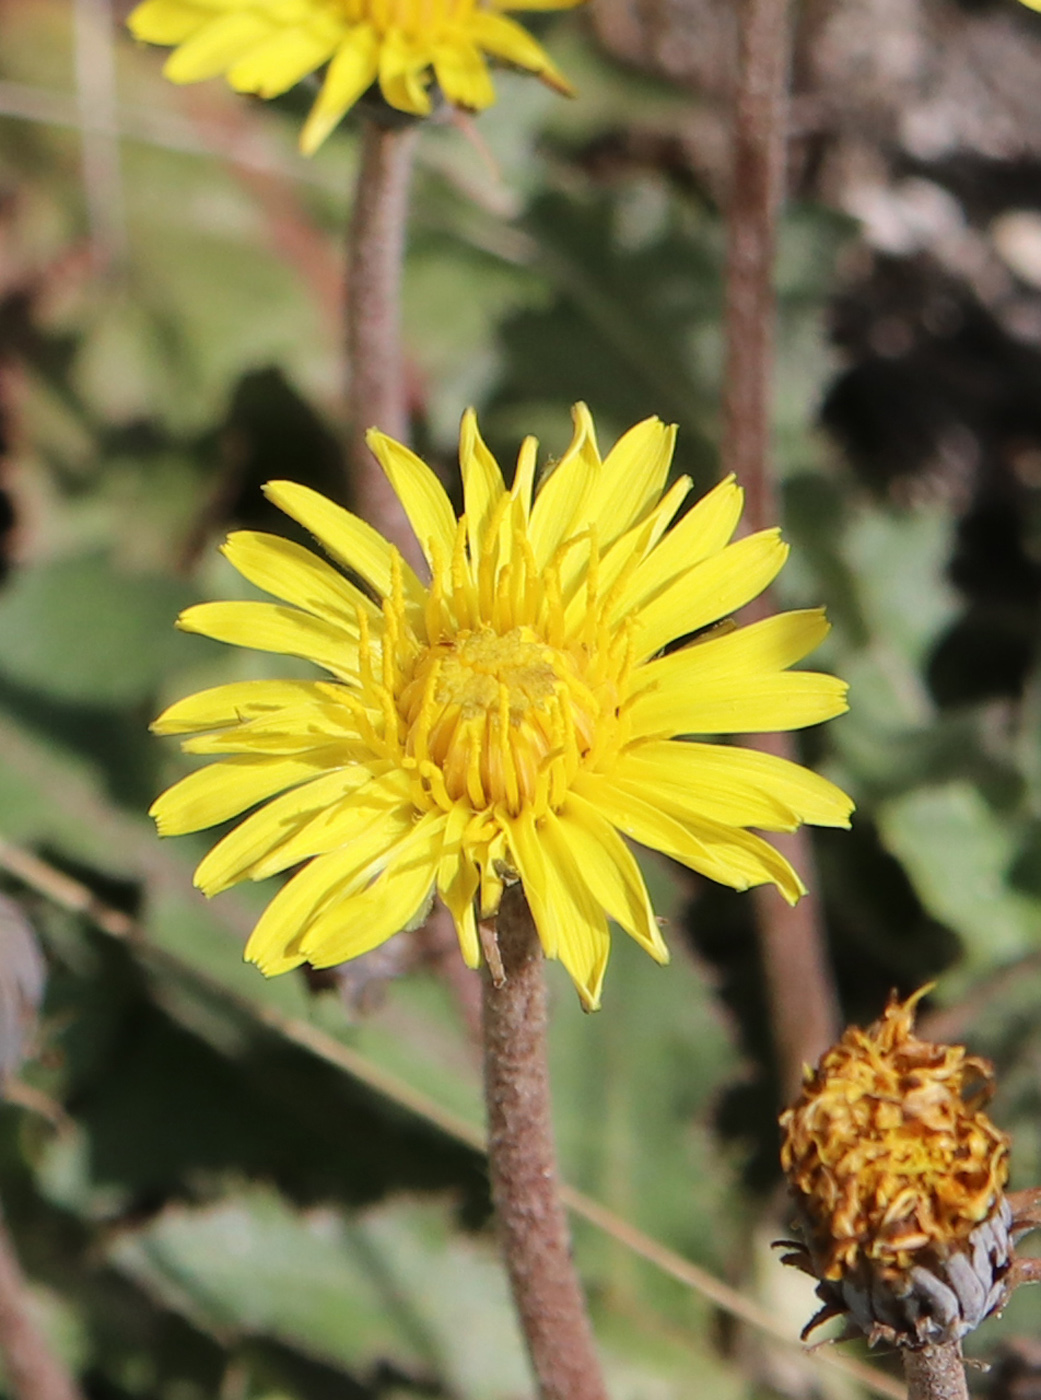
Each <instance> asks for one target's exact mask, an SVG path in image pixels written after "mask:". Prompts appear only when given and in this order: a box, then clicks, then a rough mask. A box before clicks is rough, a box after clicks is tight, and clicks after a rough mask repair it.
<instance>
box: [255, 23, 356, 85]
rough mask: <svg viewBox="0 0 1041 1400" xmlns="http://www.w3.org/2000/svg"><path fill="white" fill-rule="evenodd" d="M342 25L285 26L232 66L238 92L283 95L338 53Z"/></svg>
mask: <svg viewBox="0 0 1041 1400" xmlns="http://www.w3.org/2000/svg"><path fill="white" fill-rule="evenodd" d="M338 30H339V26H335V27H334V26H329V25H324V26H312V27H307V26H304V25H293V26H289V25H285V26H283V27H281V28H280V29H279V30H278V31H277V32H276V33H275V34H272V35H271V36H270V37H269V38H268V39H265V40H264V41H263V42H262V43H260V44H257V45H256V46H255V47H254V48H251V49H250V50H249V52H248V53H247V54H245V55H244V56H243V57H242V58H240V59H238V60H237V61H236V62H235V63H233V64H232V65H231V67H230V68H229V69H228V82H229V83H230V84H231V86H232V87H233V88H234V89H235V90H236V92H255V93H256V94H257V95H258V96H260V97H279V96H280V95H281V94H282V93H283V92H288V91H289V89H290V88H291V87H295V86H296V84H297V83H298V82H300V80H301V78H306V77H307V75H308V74H309V73H313V72H314V71H315V70H316V69H317V68H320V67H321V66H322V64H323V63H325V62H327V60H328V59H329V58H330V57H331V56H332V54H333V53H334V52H335V49H336V45H337V43H338V42H339V39H340V32H337V31H338Z"/></svg>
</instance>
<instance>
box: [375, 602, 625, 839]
mask: <svg viewBox="0 0 1041 1400" xmlns="http://www.w3.org/2000/svg"><path fill="white" fill-rule="evenodd" d="M600 710H601V706H600V703H599V701H598V699H597V697H596V695H594V694H593V692H592V691H591V690H590V689H589V687H588V686H587V685H586V683H585V682H584V681H583V679H582V676H581V675H580V673H579V669H578V666H577V664H576V660H575V658H574V657H573V656H572V654H571V653H570V652H568V651H564V650H561V649H559V648H557V647H553V646H550V645H548V644H547V643H546V642H543V641H541V640H540V639H539V637H538V636H537V634H536V633H535V632H534V631H533V630H532V629H531V628H529V627H514V628H512V629H511V630H510V631H508V632H505V633H499V632H496V631H495V630H493V629H492V628H490V627H481V628H479V629H478V630H475V631H469V632H468V631H463V632H460V633H458V634H457V635H456V636H455V637H454V638H452V639H451V640H447V641H442V642H438V643H437V644H436V645H435V646H432V647H428V648H427V649H426V650H424V651H422V652H421V653H420V655H419V656H418V658H417V660H416V664H415V667H414V669H413V672H412V678H411V680H410V681H409V683H408V684H407V685H406V686H404V688H403V689H402V691H401V693H400V695H399V697H398V712H399V714H400V715H401V717H402V718H403V720H404V721H405V726H406V732H407V737H406V740H405V752H406V754H408V755H409V756H410V757H411V758H413V759H415V760H416V762H417V763H418V765H419V768H420V772H421V774H422V773H424V770H425V769H427V770H428V769H429V766H430V765H433V767H434V768H436V769H437V770H438V771H439V773H440V775H441V778H442V780H443V786H444V791H445V795H447V797H448V798H449V799H450V800H451V801H452V802H456V801H458V800H459V799H460V798H463V799H465V800H466V801H468V802H469V803H470V804H471V805H472V806H473V807H474V808H475V809H476V810H483V809H486V808H489V807H494V806H497V805H503V806H505V807H506V808H507V809H508V810H509V811H511V812H512V813H514V814H516V813H517V812H519V811H520V809H521V807H522V806H527V805H532V806H534V808H535V810H536V815H537V814H538V813H539V811H544V810H546V808H548V807H554V806H557V805H559V804H560V803H561V802H562V801H563V798H564V794H565V793H566V791H567V787H568V784H569V782H570V780H571V779H572V778H573V777H574V774H575V772H576V771H577V769H578V767H579V765H580V763H581V762H582V760H583V758H584V757H585V756H586V754H588V753H589V751H590V749H591V748H592V747H593V743H594V739H595V738H596V736H597V725H598V722H599V718H600ZM426 776H427V777H428V778H429V777H430V776H431V775H430V773H429V771H427V772H426ZM438 786H439V784H436V783H435V784H434V785H432V794H433V795H434V796H435V799H436V797H437V787H438Z"/></svg>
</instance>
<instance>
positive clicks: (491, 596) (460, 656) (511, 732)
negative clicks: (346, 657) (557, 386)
mask: <svg viewBox="0 0 1041 1400" xmlns="http://www.w3.org/2000/svg"><path fill="white" fill-rule="evenodd" d="M505 505H506V502H504V506H505ZM502 515H503V516H505V509H504V510H503V512H502ZM497 525H498V527H499V528H492V529H491V530H489V531H488V533H487V534H486V535H485V537H484V539H483V543H482V547H481V550H480V554H479V559H478V567H477V570H476V580H474V578H473V575H472V573H471V570H470V568H469V567H468V566H467V564H466V554H465V550H466V542H467V521H466V517H465V516H464V517H462V519H461V520H460V521H459V526H458V530H457V533H456V550H455V551H454V554H453V558H452V559H451V560H437V561H435V564H434V567H433V575H434V577H433V581H432V584H431V588H430V594H429V597H428V601H427V605H426V608H425V610H424V615H423V618H422V625H418V624H419V622H420V619H419V618H418V617H416V616H410V611H409V606H408V604H407V602H406V599H405V596H404V591H403V588H402V587H401V584H400V578H398V579H397V580H396V581H395V586H394V588H393V589H392V592H391V595H390V596H389V597H388V598H387V599H385V600H384V604H383V616H384V622H385V631H384V643H383V647H382V650H381V654H380V660H379V669H378V670H377V665H376V659H375V655H374V650H373V647H372V644H371V642H370V639H369V636H368V621H367V618H366V616H365V614H364V613H363V612H359V614H358V627H359V632H360V635H361V643H360V656H361V673H362V682H363V684H362V690H363V694H364V703H365V705H366V706H367V707H368V708H369V710H370V711H371V709H373V708H374V709H376V710H377V711H378V712H379V713H381V714H382V715H383V716H384V725H383V730H382V733H381V734H380V735H376V734H375V733H374V732H372V731H371V730H370V732H369V734H368V735H367V737H368V738H369V740H370V742H372V743H373V744H374V745H375V746H377V747H378V748H380V749H381V750H382V751H383V752H384V753H385V755H386V756H387V757H388V758H391V759H393V760H394V761H395V762H397V763H399V764H400V765H401V766H402V767H403V768H405V769H406V770H407V771H409V772H410V773H411V774H412V776H413V782H414V799H415V801H416V804H417V806H418V807H419V808H420V809H421V810H433V809H434V808H439V809H440V810H441V811H444V812H450V811H451V810H452V808H453V806H454V805H455V804H456V803H457V802H459V801H464V802H466V803H467V804H468V805H469V806H470V807H471V808H472V809H473V811H474V812H475V813H490V812H492V811H494V810H496V809H498V810H500V811H503V812H505V813H508V814H509V815H510V816H517V815H518V814H519V813H520V812H521V810H522V809H530V810H531V811H533V812H534V814H535V815H536V817H539V816H542V815H543V814H545V813H546V812H547V811H557V810H559V808H560V807H561V806H562V804H563V803H564V801H565V798H566V796H567V793H568V790H569V788H570V787H571V785H572V783H573V780H574V778H575V775H576V774H577V773H578V771H579V769H580V768H583V767H584V768H588V769H593V768H594V767H595V766H596V763H597V762H598V761H599V760H601V759H603V758H604V757H605V756H608V755H610V756H612V757H613V756H614V755H615V754H616V753H617V751H618V748H619V745H620V743H621V742H622V738H623V736H624V732H625V725H624V721H623V718H622V715H621V713H620V706H619V696H620V694H621V691H622V688H623V685H624V681H625V678H626V676H627V674H628V671H629V669H630V666H629V654H630V647H629V641H628V635H629V633H628V628H626V627H624V626H623V627H620V628H619V627H615V628H614V629H610V628H609V627H608V626H607V623H606V621H605V618H604V614H605V612H606V610H607V609H608V608H609V607H610V606H612V605H613V603H614V600H615V597H616V594H617V588H615V589H612V590H611V592H610V594H609V595H608V596H607V597H605V598H600V597H598V596H597V580H598V576H599V568H598V566H599V562H600V560H599V552H598V549H597V544H596V539H595V531H592V530H588V531H586V532H584V534H583V535H581V536H580V537H578V539H577V540H576V539H574V538H573V539H571V540H570V541H568V544H567V545H566V546H565V547H562V548H561V549H560V550H558V552H557V557H556V558H555V559H554V560H553V561H551V563H550V564H549V565H547V566H546V567H545V568H543V569H541V570H538V569H537V568H536V567H535V564H534V560H533V559H532V557H531V549H530V546H529V545H528V543H527V540H526V538H525V536H524V533H523V530H522V529H517V530H515V532H514V539H513V549H512V551H511V553H512V557H511V559H510V560H509V562H508V563H506V564H504V565H501V566H500V563H499V559H498V555H499V542H500V538H501V536H500V530H501V528H505V523H504V520H502V519H500V521H499V522H497ZM576 545H577V546H580V547H581V550H582V554H583V556H584V557H583V561H582V562H583V567H584V569H585V586H584V588H583V590H582V599H581V601H582V603H583V605H584V616H585V618H586V620H587V621H586V626H585V627H584V628H583V629H582V632H581V634H580V636H579V637H578V638H575V637H574V635H570V636H569V629H568V627H567V615H566V609H565V607H564V604H563V601H562V599H563V585H562V581H561V571H562V569H563V568H565V567H566V565H567V561H568V556H569V555H575V554H576V553H577V550H576ZM623 577H627V575H625V576H623ZM414 623H415V624H417V625H416V626H414V625H413V624H414ZM429 638H435V639H436V640H434V641H433V643H431V642H430V641H429V640H427V639H429Z"/></svg>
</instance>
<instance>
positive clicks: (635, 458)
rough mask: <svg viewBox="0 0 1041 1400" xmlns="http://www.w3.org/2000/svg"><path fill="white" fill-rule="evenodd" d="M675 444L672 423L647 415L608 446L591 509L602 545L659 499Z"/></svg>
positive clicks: (621, 531)
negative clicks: (609, 447) (609, 448)
mask: <svg viewBox="0 0 1041 1400" xmlns="http://www.w3.org/2000/svg"><path fill="white" fill-rule="evenodd" d="M675 447H676V427H675V425H674V424H672V425H667V424H665V423H662V422H661V421H660V419H658V418H647V419H645V420H644V422H642V423H637V424H636V426H635V427H634V428H630V429H629V431H628V432H627V433H625V434H624V435H623V436H622V437H620V438H619V439H618V441H617V442H616V443H615V445H614V447H612V448H611V451H610V452H609V453H608V454H607V456H606V457H605V458H604V467H603V472H602V473H601V476H600V481H599V484H598V487H597V491H596V495H595V497H594V500H593V503H592V512H591V513H592V514H593V515H594V517H595V520H596V524H597V527H598V534H599V538H600V544H601V548H603V547H604V546H606V545H609V544H610V543H611V542H612V541H613V540H616V539H618V537H619V536H620V535H622V534H624V533H625V531H626V530H628V529H629V527H630V526H632V525H635V524H637V523H638V522H639V521H641V520H642V519H643V518H644V516H645V515H646V514H647V513H648V512H649V511H650V509H651V508H652V507H653V506H654V505H655V504H656V503H657V502H658V500H659V499H660V497H661V493H662V492H663V491H664V489H665V482H666V480H667V478H668V475H669V465H670V463H671V462H672V454H673V452H674V450H675Z"/></svg>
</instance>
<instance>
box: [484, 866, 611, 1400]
mask: <svg viewBox="0 0 1041 1400" xmlns="http://www.w3.org/2000/svg"><path fill="white" fill-rule="evenodd" d="M497 936H498V943H499V949H500V952H501V955H502V968H503V973H504V974H505V980H504V981H502V982H501V984H500V985H498V986H496V985H495V982H494V981H493V980H492V977H491V975H490V974H489V973H488V972H487V971H486V972H485V977H484V1084H485V1099H486V1102H487V1108H488V1159H489V1170H490V1174H491V1182H492V1197H493V1200H494V1201H495V1209H496V1214H497V1218H498V1227H499V1237H500V1240H501V1242H502V1248H503V1253H504V1255H505V1259H506V1266H507V1269H508V1270H509V1275H510V1283H511V1285H512V1288H513V1300H514V1303H515V1305H516V1308H517V1312H518V1315H519V1317H520V1322H521V1327H522V1329H523V1331H524V1336H525V1340H526V1342H527V1345H528V1354H529V1356H530V1358H531V1364H532V1368H533V1369H534V1372H535V1376H536V1378H537V1380H538V1386H539V1396H540V1397H541V1400H606V1396H607V1392H606V1391H605V1389H604V1383H603V1380H602V1379H601V1375H600V1364H599V1362H598V1360H597V1355H596V1349H595V1346H594V1342H593V1332H592V1328H591V1326H590V1324H589V1318H588V1315H587V1313H586V1307H585V1300H584V1298H583V1296H582V1290H581V1287H580V1285H579V1282H578V1278H577V1277H576V1274H575V1269H574V1265H573V1263H572V1259H571V1239H570V1235H569V1232H568V1226H567V1219H566V1217H565V1214H564V1208H563V1206H562V1204H561V1201H560V1194H559V1189H558V1182H557V1164H556V1153H555V1151H554V1146H553V1126H552V1121H551V1118H550V1096H549V1071H548V1066H547V1063H546V1025H547V1011H546V988H545V982H544V980H543V956H542V950H541V948H540V947H539V942H538V937H537V936H536V933H535V927H534V924H533V922H532V918H531V913H530V911H529V909H528V906H527V903H526V901H525V899H524V895H523V893H522V891H521V888H520V886H519V885H514V886H512V887H510V888H508V889H507V890H506V891H505V893H504V895H503V899H502V905H501V908H500V910H499V918H498V931H497Z"/></svg>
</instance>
